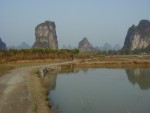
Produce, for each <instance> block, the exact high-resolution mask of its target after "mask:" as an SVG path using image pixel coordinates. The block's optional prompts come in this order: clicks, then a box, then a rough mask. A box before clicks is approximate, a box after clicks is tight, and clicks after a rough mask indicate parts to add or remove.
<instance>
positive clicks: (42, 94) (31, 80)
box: [28, 72, 53, 113]
mask: <svg viewBox="0 0 150 113" xmlns="http://www.w3.org/2000/svg"><path fill="white" fill-rule="evenodd" d="M28 88H29V93H30V100H31V113H53V112H52V110H51V109H50V108H49V107H48V106H49V101H48V92H47V89H46V88H45V87H44V86H43V83H42V79H41V78H40V77H38V76H37V74H36V73H35V72H34V73H32V74H31V75H30V76H29V77H28Z"/></svg>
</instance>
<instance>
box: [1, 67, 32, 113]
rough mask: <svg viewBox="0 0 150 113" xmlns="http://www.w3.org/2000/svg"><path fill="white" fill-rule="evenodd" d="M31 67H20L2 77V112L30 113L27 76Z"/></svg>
mask: <svg viewBox="0 0 150 113" xmlns="http://www.w3.org/2000/svg"><path fill="white" fill-rule="evenodd" d="M31 70H32V69H31V68H19V69H14V70H12V71H10V72H9V73H7V74H5V75H4V76H2V77H0V113H29V112H30V111H29V105H30V103H29V95H28V90H27V76H28V75H29V74H30V71H31Z"/></svg>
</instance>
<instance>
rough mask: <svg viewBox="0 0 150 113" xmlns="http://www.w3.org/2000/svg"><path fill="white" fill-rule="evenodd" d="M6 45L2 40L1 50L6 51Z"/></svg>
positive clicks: (0, 43)
mask: <svg viewBox="0 0 150 113" xmlns="http://www.w3.org/2000/svg"><path fill="white" fill-rule="evenodd" d="M6 49H7V48H6V44H5V43H4V42H3V41H2V40H1V38H0V50H6Z"/></svg>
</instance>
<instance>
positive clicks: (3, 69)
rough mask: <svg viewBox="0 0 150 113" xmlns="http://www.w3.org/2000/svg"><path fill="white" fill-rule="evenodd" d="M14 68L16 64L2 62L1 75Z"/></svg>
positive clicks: (0, 66)
mask: <svg viewBox="0 0 150 113" xmlns="http://www.w3.org/2000/svg"><path fill="white" fill-rule="evenodd" d="M14 68H15V66H12V65H8V64H0V77H1V76H2V75H4V74H5V73H7V72H8V71H10V70H12V69H14Z"/></svg>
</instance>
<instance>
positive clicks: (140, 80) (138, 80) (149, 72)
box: [126, 69, 150, 90]
mask: <svg viewBox="0 0 150 113" xmlns="http://www.w3.org/2000/svg"><path fill="white" fill-rule="evenodd" d="M126 73H127V76H128V80H129V81H130V82H131V83H132V84H133V85H135V84H138V85H139V87H140V88H141V89H143V90H147V89H149V88H150V69H126Z"/></svg>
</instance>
